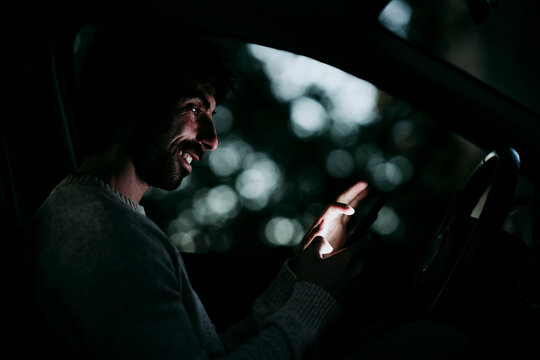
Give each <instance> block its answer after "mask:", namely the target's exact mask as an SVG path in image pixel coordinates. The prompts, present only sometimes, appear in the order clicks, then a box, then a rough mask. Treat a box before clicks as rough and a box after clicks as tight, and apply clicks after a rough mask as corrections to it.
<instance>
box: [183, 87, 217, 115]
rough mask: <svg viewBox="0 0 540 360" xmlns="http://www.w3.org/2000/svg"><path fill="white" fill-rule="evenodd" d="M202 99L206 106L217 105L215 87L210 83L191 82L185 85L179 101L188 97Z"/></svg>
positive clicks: (212, 107) (213, 106)
mask: <svg viewBox="0 0 540 360" xmlns="http://www.w3.org/2000/svg"><path fill="white" fill-rule="evenodd" d="M193 98H197V99H200V100H201V101H202V102H203V103H204V104H205V106H206V107H208V108H211V109H214V108H215V107H216V99H215V87H214V86H213V85H212V84H210V83H191V84H188V85H186V86H184V87H183V91H182V92H181V94H180V97H179V101H185V100H188V99H193Z"/></svg>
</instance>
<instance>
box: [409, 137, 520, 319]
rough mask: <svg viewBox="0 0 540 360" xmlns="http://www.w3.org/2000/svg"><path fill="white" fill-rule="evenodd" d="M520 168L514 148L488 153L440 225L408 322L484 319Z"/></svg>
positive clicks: (415, 283)
mask: <svg viewBox="0 0 540 360" xmlns="http://www.w3.org/2000/svg"><path fill="white" fill-rule="evenodd" d="M519 168H520V159H519V155H518V154H517V152H516V151H515V150H513V149H512V148H510V147H505V148H502V149H498V150H494V151H492V152H490V153H489V154H488V155H487V156H486V157H485V158H484V159H483V160H482V161H481V162H480V164H479V165H478V166H477V167H476V169H475V170H474V171H473V173H472V175H471V176H470V178H469V180H468V181H467V182H466V184H465V186H464V187H463V188H462V189H461V190H458V191H457V192H456V196H455V201H454V204H453V205H452V207H451V208H450V210H449V211H448V212H447V214H446V216H445V218H444V220H443V221H442V222H441V224H440V225H439V228H438V230H437V232H436V233H435V236H434V237H433V238H432V240H431V242H430V244H429V246H428V247H427V251H426V253H425V254H424V257H423V260H422V261H421V264H420V266H419V269H418V270H417V272H416V274H415V277H414V279H413V282H412V285H411V288H410V292H409V294H408V297H407V299H406V301H405V307H404V312H403V316H404V318H405V319H411V318H414V319H426V318H435V319H438V317H442V319H443V320H450V321H451V322H456V321H459V320H458V319H463V318H470V317H471V316H472V317H475V316H476V317H478V316H480V315H479V314H480V313H479V311H478V309H483V311H486V310H485V309H487V308H486V306H485V305H486V301H488V300H489V299H487V298H486V296H488V294H489V295H493V291H496V289H494V288H496V286H497V285H496V282H497V279H495V277H496V276H498V275H500V271H499V272H498V271H497V266H499V267H500V264H498V263H497V262H498V261H500V259H501V256H500V254H498V252H500V251H501V250H500V249H501V246H500V241H501V240H500V233H501V229H502V225H503V222H504V219H505V217H506V215H507V213H508V211H509V209H510V205H511V201H512V198H513V195H514V191H515V188H516V184H517V180H518V176H519Z"/></svg>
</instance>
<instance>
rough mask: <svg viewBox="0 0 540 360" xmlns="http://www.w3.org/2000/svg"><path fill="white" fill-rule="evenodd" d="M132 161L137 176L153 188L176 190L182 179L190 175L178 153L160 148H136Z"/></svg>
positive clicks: (133, 150) (133, 151) (132, 154)
mask: <svg viewBox="0 0 540 360" xmlns="http://www.w3.org/2000/svg"><path fill="white" fill-rule="evenodd" d="M154 145H155V144H154ZM131 159H132V161H133V164H134V165H135V171H136V172H137V175H138V176H139V177H140V178H141V179H142V180H143V181H145V182H146V183H147V184H148V185H150V186H152V187H156V188H160V189H163V190H168V191H172V190H176V189H177V188H178V187H179V186H180V184H181V183H182V179H183V178H184V177H186V176H188V175H189V172H188V170H187V169H185V168H184V167H183V166H182V165H181V164H180V159H179V157H178V154H177V153H176V152H174V153H171V152H168V151H165V150H163V148H161V147H159V146H153V147H152V149H150V148H148V147H146V148H145V147H144V146H140V147H136V148H135V149H132V151H131Z"/></svg>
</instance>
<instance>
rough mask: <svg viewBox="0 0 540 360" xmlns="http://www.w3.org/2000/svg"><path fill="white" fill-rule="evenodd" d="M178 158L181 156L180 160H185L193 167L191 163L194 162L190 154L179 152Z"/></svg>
mask: <svg viewBox="0 0 540 360" xmlns="http://www.w3.org/2000/svg"><path fill="white" fill-rule="evenodd" d="M178 156H180V158H182V159H184V160H185V161H186V162H187V163H188V164H189V165H191V162H192V161H193V156H191V155H190V154H189V153H187V152H184V151H182V150H178Z"/></svg>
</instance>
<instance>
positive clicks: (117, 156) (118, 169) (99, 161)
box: [77, 145, 149, 203]
mask: <svg viewBox="0 0 540 360" xmlns="http://www.w3.org/2000/svg"><path fill="white" fill-rule="evenodd" d="M77 173H79V174H92V175H95V176H97V177H99V178H100V179H102V180H103V181H106V182H107V183H109V185H111V187H112V188H113V189H115V190H117V191H119V192H121V193H122V194H124V195H125V196H127V197H128V198H129V199H131V200H133V201H135V202H136V203H139V202H140V201H141V198H142V197H143V195H144V193H145V192H146V191H147V190H148V188H149V186H148V184H147V183H146V182H144V181H143V180H141V179H140V178H139V177H138V176H137V172H136V171H135V166H134V165H133V162H132V161H131V160H130V159H129V157H128V156H127V155H126V154H125V152H123V151H122V149H121V147H120V146H119V145H113V146H111V147H110V148H108V149H107V150H105V151H103V152H100V153H98V154H96V155H92V156H88V157H86V158H85V159H84V161H83V163H82V165H81V166H80V168H79V171H78V172H77Z"/></svg>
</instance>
